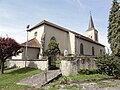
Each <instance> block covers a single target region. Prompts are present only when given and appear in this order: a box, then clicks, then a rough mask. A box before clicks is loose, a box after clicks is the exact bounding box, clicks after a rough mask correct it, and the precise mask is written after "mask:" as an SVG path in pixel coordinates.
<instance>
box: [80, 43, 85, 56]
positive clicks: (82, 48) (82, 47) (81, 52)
mask: <svg viewBox="0 0 120 90" xmlns="http://www.w3.org/2000/svg"><path fill="white" fill-rule="evenodd" d="M80 54H81V55H83V54H84V46H83V44H82V43H81V44H80Z"/></svg>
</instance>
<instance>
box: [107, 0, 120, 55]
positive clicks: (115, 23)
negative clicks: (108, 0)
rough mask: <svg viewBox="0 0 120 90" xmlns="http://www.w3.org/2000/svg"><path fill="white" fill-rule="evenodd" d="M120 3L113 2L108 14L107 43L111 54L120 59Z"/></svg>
mask: <svg viewBox="0 0 120 90" xmlns="http://www.w3.org/2000/svg"><path fill="white" fill-rule="evenodd" d="M119 4H120V3H118V2H117V0H113V4H112V8H111V11H110V14H109V25H108V42H109V43H110V47H111V50H112V53H113V54H114V55H116V56H119V57H120V5H119Z"/></svg>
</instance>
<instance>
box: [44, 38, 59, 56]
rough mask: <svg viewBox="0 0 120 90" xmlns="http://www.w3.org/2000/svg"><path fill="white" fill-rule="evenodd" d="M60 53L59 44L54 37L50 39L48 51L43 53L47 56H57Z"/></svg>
mask: <svg viewBox="0 0 120 90" xmlns="http://www.w3.org/2000/svg"><path fill="white" fill-rule="evenodd" d="M59 53H60V49H59V44H58V43H57V41H56V39H55V37H52V38H51V39H50V43H49V44H48V49H47V50H46V51H45V54H46V55H47V56H50V55H54V56H55V55H57V54H59Z"/></svg>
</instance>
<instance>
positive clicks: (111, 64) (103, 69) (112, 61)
mask: <svg viewBox="0 0 120 90" xmlns="http://www.w3.org/2000/svg"><path fill="white" fill-rule="evenodd" d="M96 65H97V67H98V72H99V73H101V74H102V73H104V74H107V75H109V76H114V77H115V78H118V77H120V61H119V60H118V58H115V56H109V55H108V54H105V55H102V56H100V57H98V58H97V59H96Z"/></svg>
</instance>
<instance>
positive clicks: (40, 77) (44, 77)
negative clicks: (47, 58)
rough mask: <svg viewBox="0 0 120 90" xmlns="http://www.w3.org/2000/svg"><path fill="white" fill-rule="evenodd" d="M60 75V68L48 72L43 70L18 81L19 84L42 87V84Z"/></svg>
mask: <svg viewBox="0 0 120 90" xmlns="http://www.w3.org/2000/svg"><path fill="white" fill-rule="evenodd" d="M59 75H61V72H60V70H48V71H46V72H42V73H40V74H36V75H33V76H30V77H27V78H24V79H22V80H20V81H19V82H17V84H19V85H28V86H32V87H35V88H40V87H41V86H43V85H45V84H46V83H48V82H50V81H51V80H53V79H55V78H56V77H58V76H59Z"/></svg>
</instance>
